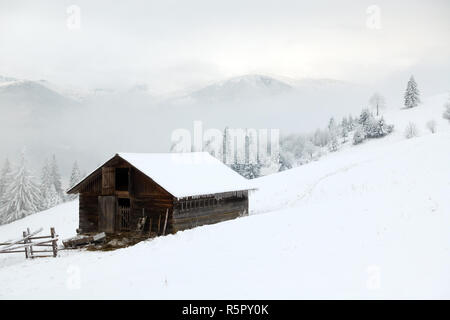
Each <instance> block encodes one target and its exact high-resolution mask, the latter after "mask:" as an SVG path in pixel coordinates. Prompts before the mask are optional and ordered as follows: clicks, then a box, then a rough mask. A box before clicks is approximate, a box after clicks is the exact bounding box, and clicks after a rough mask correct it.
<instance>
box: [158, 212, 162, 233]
mask: <svg viewBox="0 0 450 320" xmlns="http://www.w3.org/2000/svg"><path fill="white" fill-rule="evenodd" d="M160 234H161V213H160V214H159V218H158V236H159V235H160Z"/></svg>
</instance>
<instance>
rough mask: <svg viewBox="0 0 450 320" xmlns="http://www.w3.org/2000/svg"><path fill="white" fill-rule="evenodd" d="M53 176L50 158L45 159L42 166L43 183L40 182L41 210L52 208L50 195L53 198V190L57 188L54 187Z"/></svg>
mask: <svg viewBox="0 0 450 320" xmlns="http://www.w3.org/2000/svg"><path fill="white" fill-rule="evenodd" d="M52 186H53V184H52V177H51V168H50V163H49V162H48V159H46V160H45V163H44V166H43V167H42V173H41V184H40V186H39V187H40V200H41V201H40V205H39V208H40V210H46V209H49V208H51V201H50V197H52V198H53V196H54V195H53V194H52V191H53V190H55V192H56V189H55V188H54V186H53V188H52Z"/></svg>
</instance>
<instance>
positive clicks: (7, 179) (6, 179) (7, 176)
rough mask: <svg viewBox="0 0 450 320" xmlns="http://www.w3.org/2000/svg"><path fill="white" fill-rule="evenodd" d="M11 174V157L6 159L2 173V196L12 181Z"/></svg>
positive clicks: (0, 181) (0, 194)
mask: <svg viewBox="0 0 450 320" xmlns="http://www.w3.org/2000/svg"><path fill="white" fill-rule="evenodd" d="M11 174H12V172H11V164H10V163H9V159H6V160H5V163H4V164H3V168H2V171H1V173H0V197H1V196H2V195H3V194H4V193H5V191H6V189H7V187H8V185H9V184H10V183H11Z"/></svg>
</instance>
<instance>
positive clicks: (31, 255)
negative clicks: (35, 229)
mask: <svg viewBox="0 0 450 320" xmlns="http://www.w3.org/2000/svg"><path fill="white" fill-rule="evenodd" d="M30 234H31V233H30V228H27V236H30ZM27 242H31V240H30V239H28V241H27ZM28 252H29V254H30V257H31V258H33V257H34V256H33V247H32V246H30V247H29V250H28Z"/></svg>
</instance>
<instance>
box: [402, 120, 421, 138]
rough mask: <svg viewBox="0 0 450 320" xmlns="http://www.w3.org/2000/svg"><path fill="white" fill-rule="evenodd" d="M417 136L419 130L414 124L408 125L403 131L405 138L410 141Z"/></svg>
mask: <svg viewBox="0 0 450 320" xmlns="http://www.w3.org/2000/svg"><path fill="white" fill-rule="evenodd" d="M418 135H419V129H418V128H417V125H416V124H415V123H414V122H410V123H408V125H407V126H406V129H405V138H406V139H411V138H414V137H417V136H418Z"/></svg>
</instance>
